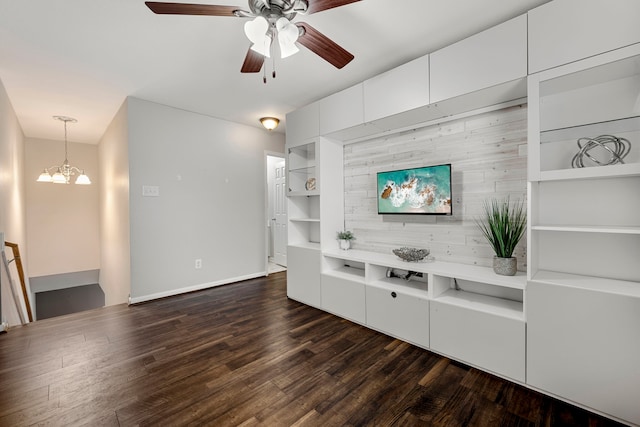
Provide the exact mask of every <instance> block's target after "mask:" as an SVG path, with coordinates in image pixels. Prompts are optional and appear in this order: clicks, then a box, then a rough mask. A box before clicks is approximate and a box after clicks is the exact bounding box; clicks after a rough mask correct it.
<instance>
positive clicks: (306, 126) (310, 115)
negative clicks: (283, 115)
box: [286, 102, 320, 146]
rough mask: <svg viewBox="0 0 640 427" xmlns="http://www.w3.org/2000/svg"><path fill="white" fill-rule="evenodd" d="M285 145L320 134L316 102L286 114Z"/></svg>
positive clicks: (297, 142)
mask: <svg viewBox="0 0 640 427" xmlns="http://www.w3.org/2000/svg"><path fill="white" fill-rule="evenodd" d="M286 135H287V137H286V139H287V145H290V146H295V145H299V144H301V143H303V142H304V141H305V140H307V139H309V138H313V137H317V136H318V135H320V122H319V119H318V103H317V102H314V103H312V104H309V105H307V106H305V107H302V108H298V109H297V110H294V111H292V112H290V113H288V114H287V131H286Z"/></svg>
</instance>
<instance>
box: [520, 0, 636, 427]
mask: <svg viewBox="0 0 640 427" xmlns="http://www.w3.org/2000/svg"><path fill="white" fill-rule="evenodd" d="M553 3H554V4H555V3H558V2H557V1H556V2H553ZM566 3H572V2H566ZM595 3H598V2H595ZM619 3H620V2H613V5H615V4H619ZM589 4H591V3H589ZM581 5H582V3H581ZM613 5H612V6H613ZM585 7H586V8H587V9H588V10H591V8H592V7H593V6H592V5H591V6H589V7H587V5H586V3H585ZM631 10H633V9H630V10H627V13H630V11H631ZM603 16H607V15H606V14H604V15H603ZM528 85H529V86H528V87H529V138H528V143H529V152H528V153H529V168H528V174H529V197H528V198H529V204H530V206H529V218H528V227H529V228H528V236H527V241H528V245H529V246H528V250H527V257H528V275H529V279H530V280H529V283H528V285H527V291H526V313H527V383H528V384H530V385H532V386H534V387H537V388H539V389H541V390H543V391H545V392H547V393H552V394H555V395H557V396H559V397H561V398H563V399H567V400H570V401H573V402H576V403H578V404H580V405H584V406H587V407H589V408H592V409H594V410H597V411H601V412H604V413H606V414H608V415H610V416H612V417H616V418H620V419H623V420H625V421H627V422H631V423H635V424H638V423H640V411H638V405H637V403H638V396H639V395H640V368H639V367H638V366H639V365H638V360H639V359H640V344H639V343H640V341H638V339H637V336H638V327H637V326H638V325H639V324H640V263H639V262H638V260H640V215H638V212H640V191H638V189H640V144H639V142H640V110H639V107H640V103H639V100H640V44H635V45H632V46H628V47H625V48H621V49H617V50H615V51H611V52H606V53H604V54H601V55H598V56H594V57H590V58H587V59H583V60H580V61H576V62H573V63H570V64H567V65H562V66H559V67H556V68H553V69H549V70H546V71H542V72H540V73H537V74H535V75H531V76H529V82H528ZM601 135H608V136H607V137H606V139H609V140H610V142H602V141H604V140H602V139H601V138H599V137H600V136H601ZM614 137H615V138H624V139H627V140H628V141H629V142H630V146H631V151H630V152H629V153H628V155H627V156H626V157H624V159H622V160H623V162H619V161H617V159H616V157H615V156H613V155H612V153H613V152H616V151H617V150H618V149H619V148H620V145H619V144H620V143H619V142H618V143H616V142H614V139H613V138H614ZM585 138H586V139H585ZM590 140H598V141H599V142H597V143H593V144H591V143H590V142H589V141H590ZM587 144H589V145H587ZM600 144H605V146H602V145H600ZM580 147H591V149H590V150H588V151H586V152H585V153H584V155H583V160H584V167H573V166H576V165H575V162H574V156H575V155H576V153H578V152H580V151H581V148H580ZM592 159H594V160H597V162H600V163H601V164H602V165H598V164H597V162H595V161H594V160H592ZM612 159H616V161H615V162H613V163H615V164H607V163H609V161H610V160H612Z"/></svg>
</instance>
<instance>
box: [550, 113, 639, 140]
mask: <svg viewBox="0 0 640 427" xmlns="http://www.w3.org/2000/svg"><path fill="white" fill-rule="evenodd" d="M639 130H640V116H631V117H624V118H620V119H615V120H606V121H602V122H596V123H587V124H584V125H577V126H569V127H563V128H558V129H549V130H544V131H541V132H540V143H541V144H545V143H550V142H556V141H563V140H569V139H571V140H577V139H578V138H581V137H583V136H585V135H594V136H596V135H611V134H618V133H623V134H627V133H631V132H638V131H639Z"/></svg>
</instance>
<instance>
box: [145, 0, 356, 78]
mask: <svg viewBox="0 0 640 427" xmlns="http://www.w3.org/2000/svg"><path fill="white" fill-rule="evenodd" d="M359 1H360V0H248V3H249V11H246V10H242V9H240V8H238V7H237V6H219V5H208V4H189V3H162V2H153V1H148V2H145V4H146V5H147V6H148V7H149V9H151V10H152V11H153V12H154V13H157V14H162V15H208V16H231V17H237V18H253V19H252V20H251V21H249V22H246V23H245V25H244V33H245V35H246V36H247V38H248V39H249V41H250V42H251V45H250V47H249V51H248V52H247V55H246V57H245V59H244V63H243V64H242V68H241V70H240V71H241V72H243V73H258V72H260V70H261V69H263V65H264V60H265V58H271V56H272V52H271V47H272V43H273V41H274V40H275V39H276V38H277V39H278V47H279V49H280V58H287V57H289V56H291V55H294V54H295V53H297V52H298V51H299V49H298V46H297V44H296V43H299V44H301V45H303V46H304V47H306V48H307V49H309V50H311V51H312V52H313V53H315V54H316V55H318V56H320V57H321V58H322V59H324V60H325V61H327V62H329V63H330V64H332V65H333V66H334V67H336V68H342V67H344V66H345V65H347V64H348V63H349V62H351V60H352V59H353V55H352V54H350V53H349V52H347V51H346V50H345V49H343V48H342V47H341V46H340V45H338V44H337V43H336V42H334V41H333V40H331V39H330V38H328V37H327V36H325V35H324V34H322V33H320V32H319V31H318V30H316V29H315V28H313V27H312V26H311V25H309V24H307V23H304V22H297V23H293V22H292V20H293V19H294V18H295V17H296V15H298V14H301V15H309V14H312V13H316V12H321V11H323V10H327V9H333V8H336V7H340V6H344V5H347V4H350V3H356V2H359ZM273 77H275V71H274V72H273ZM264 82H265V83H266V82H267V79H266V75H265V77H264Z"/></svg>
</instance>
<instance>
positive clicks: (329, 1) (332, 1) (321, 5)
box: [307, 0, 360, 14]
mask: <svg viewBox="0 0 640 427" xmlns="http://www.w3.org/2000/svg"><path fill="white" fill-rule="evenodd" d="M308 1H309V8H308V9H307V14H309V13H316V12H321V11H323V10H327V9H333V8H334V7H340V6H344V5H347V4H349V3H355V2H357V1H360V0H308Z"/></svg>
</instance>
